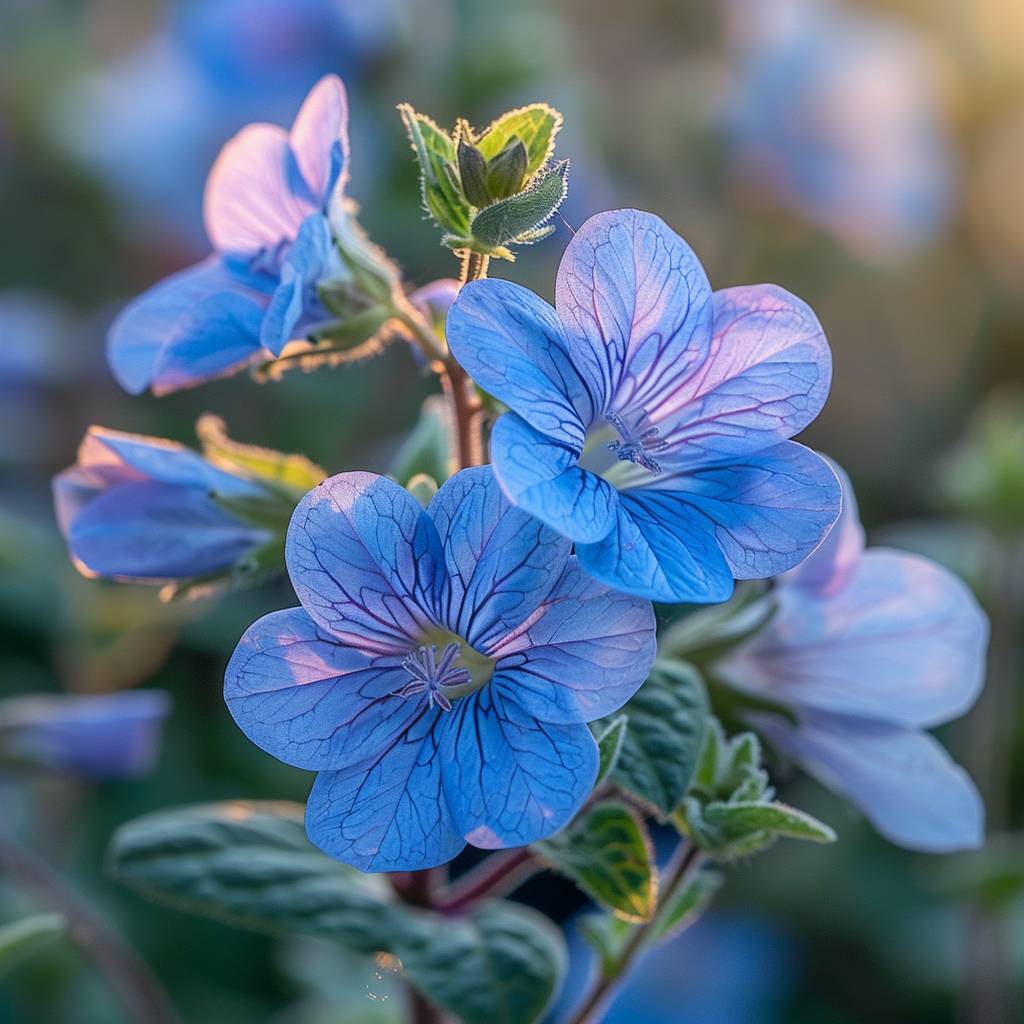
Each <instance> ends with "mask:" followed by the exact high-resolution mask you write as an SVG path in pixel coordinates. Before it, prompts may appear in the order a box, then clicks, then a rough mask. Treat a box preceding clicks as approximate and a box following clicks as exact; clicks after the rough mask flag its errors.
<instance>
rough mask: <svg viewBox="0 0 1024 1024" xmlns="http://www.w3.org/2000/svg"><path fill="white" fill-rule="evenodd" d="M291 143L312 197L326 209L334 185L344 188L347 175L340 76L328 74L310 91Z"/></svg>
mask: <svg viewBox="0 0 1024 1024" xmlns="http://www.w3.org/2000/svg"><path fill="white" fill-rule="evenodd" d="M290 142H291V148H292V152H293V153H294V155H295V162H296V164H297V165H298V168H299V172H300V173H301V174H302V177H303V179H304V181H305V183H306V185H307V186H308V188H309V191H310V193H311V195H312V196H313V197H314V198H315V199H316V200H317V201H318V202H319V204H320V206H321V208H326V205H327V201H328V199H329V198H330V195H331V192H332V191H333V190H334V188H335V186H338V187H339V188H343V187H344V184H345V181H344V179H345V178H347V176H348V97H347V96H346V95H345V86H344V85H343V84H342V81H341V79H340V78H338V76H337V75H325V76H324V77H323V78H321V79H320V81H319V82H317V84H316V85H314V86H313V88H312V89H311V90H310V91H309V95H308V96H307V97H306V99H305V101H304V102H303V104H302V107H301V108H300V109H299V112H298V114H297V115H296V117H295V123H294V124H293V125H292V130H291V136H290Z"/></svg>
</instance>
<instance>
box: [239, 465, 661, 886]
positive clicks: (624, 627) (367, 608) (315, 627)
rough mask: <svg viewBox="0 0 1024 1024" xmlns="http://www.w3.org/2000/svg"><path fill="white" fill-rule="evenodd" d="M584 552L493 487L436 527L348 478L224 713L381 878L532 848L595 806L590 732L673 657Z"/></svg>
mask: <svg viewBox="0 0 1024 1024" xmlns="http://www.w3.org/2000/svg"><path fill="white" fill-rule="evenodd" d="M569 548H570V545H569V542H568V541H566V540H564V539H563V538H561V537H560V536H559V535H558V534H556V533H555V532H554V531H552V530H549V529H548V528H546V527H545V526H543V525H542V524H541V523H539V522H537V521H536V520H535V519H532V518H531V517H530V516H528V515H527V514H526V513H524V512H522V511H520V510H518V509H515V508H513V507H512V506H511V505H509V504H508V502H507V501H506V500H505V499H504V497H503V496H502V494H501V491H500V489H499V487H498V486H497V484H496V482H495V481H494V477H493V475H492V473H491V471H490V469H489V468H488V467H484V468H480V469H469V470H463V471H462V472H460V473H458V474H456V476H454V477H452V478H451V479H450V480H449V481H447V482H446V483H445V484H444V485H443V486H442V487H441V489H440V490H439V491H438V492H437V494H436V495H435V497H434V498H433V500H432V501H431V503H430V505H429V507H428V508H427V510H426V511H424V510H423V509H422V508H421V507H420V505H419V504H418V502H417V501H416V499H415V498H413V497H412V495H410V494H409V493H408V492H407V491H405V490H404V489H402V488H401V487H399V486H398V484H396V483H394V482H393V481H391V480H388V479H387V478H385V477H379V476H375V475H373V474H370V473H342V474H340V475H339V476H335V477H332V478H331V479H329V480H327V481H325V482H324V483H323V484H321V485H320V486H319V487H317V488H316V489H315V490H314V491H311V492H310V493H309V494H308V495H307V496H306V497H305V498H304V499H303V501H302V503H301V504H300V505H299V507H298V508H297V509H296V511H295V515H294V517H293V518H292V524H291V527H290V529H289V533H288V541H287V548H286V559H287V562H288V569H289V572H290V574H291V578H292V583H293V585H294V587H295V591H296V593H297V594H298V597H299V600H300V601H301V602H302V606H301V607H299V608H293V609H288V610H286V611H279V612H273V613H272V614H270V615H268V616H266V617H264V618H262V619H260V620H259V621H258V622H256V623H255V624H254V625H253V626H251V627H250V628H249V630H248V631H247V632H246V634H245V635H244V636H243V637H242V639H241V641H240V642H239V645H238V648H237V650H236V651H235V653H234V655H233V657H232V659H231V662H230V664H229V665H228V669H227V675H226V681H225V699H226V700H227V704H228V707H229V708H230V710H231V713H232V715H233V716H234V718H235V720H236V721H237V722H238V724H239V725H240V726H241V728H242V730H243V731H244V732H245V733H246V735H247V736H248V737H249V738H250V739H251V740H252V741H253V742H254V743H256V744H258V745H259V746H260V747H262V748H263V749H264V750H267V751H268V752H270V753H271V754H273V755H274V756H275V757H278V758H280V759H281V760H282V761H285V762H286V763H288V764H292V765H295V766H297V767H299V768H306V769H309V770H312V771H317V772H319V773H320V774H319V775H318V776H317V778H316V782H315V783H314V785H313V790H312V793H311V794H310V798H309V804H308V807H307V812H306V828H307V831H308V833H309V836H310V839H312V841H313V842H314V843H316V844H317V845H318V846H319V847H320V848H321V849H323V850H325V851H326V852H327V853H329V854H330V855H331V856H333V857H336V858H338V859H339V860H343V861H346V862H347V863H349V864H352V865H354V866H356V867H358V868H361V869H362V870H364V871H397V870H415V869H419V868H425V867H429V866H432V865H437V864H441V863H444V862H446V861H448V860H450V859H451V858H452V857H454V856H455V854H457V853H458V852H459V850H461V849H462V847H463V846H464V845H465V843H466V842H467V841H468V842H470V843H472V844H473V845H475V846H480V847H484V848H486V849H493V848H499V847H507V846H521V845H524V844H526V843H530V842H533V841H535V840H537V839H541V838H543V837H544V836H547V835H550V834H551V833H552V832H555V831H556V830H557V829H559V828H561V827H562V826H563V825H565V824H566V823H567V822H568V821H569V820H570V819H571V818H572V817H573V815H574V814H575V813H576V811H577V810H578V809H579V807H580V805H581V804H582V803H583V801H584V800H585V799H586V797H587V796H588V794H589V793H590V790H591V788H592V786H593V783H594V777H595V774H596V771H597V761H598V758H597V748H596V745H595V743H594V739H593V737H592V736H591V733H590V730H589V729H588V728H587V726H586V725H585V723H586V722H588V721H591V720H593V719H596V718H600V717H601V716H603V715H607V714H609V713H610V712H612V711H614V710H615V709H617V708H619V707H620V706H621V705H622V704H623V703H625V701H626V700H628V699H629V697H630V696H631V695H632V694H633V693H634V692H635V691H636V690H637V689H638V688H639V686H640V684H641V683H642V682H643V681H644V679H645V678H646V676H647V671H648V669H649V668H650V665H651V662H652V661H653V658H654V653H655V640H654V615H653V611H652V609H651V606H650V605H649V604H648V603H646V602H644V601H639V600H636V599H634V598H630V597H626V596H624V595H622V594H617V593H615V592H614V591H611V590H607V589H605V588H604V587H602V586H600V585H599V584H597V583H595V582H593V581H592V580H591V579H590V578H589V577H587V576H586V574H584V573H583V572H582V571H581V570H580V568H579V565H578V564H577V562H576V560H575V559H574V558H572V557H571V556H570V554H569Z"/></svg>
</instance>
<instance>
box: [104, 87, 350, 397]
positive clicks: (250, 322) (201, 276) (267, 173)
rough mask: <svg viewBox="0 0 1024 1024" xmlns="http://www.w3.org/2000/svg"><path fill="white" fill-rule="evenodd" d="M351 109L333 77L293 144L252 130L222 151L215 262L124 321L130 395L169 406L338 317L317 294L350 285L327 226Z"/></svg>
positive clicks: (124, 371) (122, 365)
mask: <svg viewBox="0 0 1024 1024" xmlns="http://www.w3.org/2000/svg"><path fill="white" fill-rule="evenodd" d="M347 126H348V104H347V100H346V97H345V89H344V86H343V85H342V84H341V80H340V79H338V78H336V77H334V76H333V75H329V76H327V77H326V78H324V79H322V80H321V81H320V82H319V83H318V84H317V85H316V86H314V88H313V89H312V91H311V92H310V94H309V96H308V97H307V98H306V101H305V102H304V103H303V105H302V108H301V109H300V110H299V113H298V115H297V116H296V118H295V122H294V124H293V125H292V128H291V132H290V133H289V132H286V131H285V130H284V129H283V128H280V127H278V126H277V125H271V124H266V123H262V122H261V123H257V124H251V125H249V126H248V127H246V128H244V129H243V130H242V131H240V132H239V133H238V134H237V135H236V136H235V137H234V138H233V139H232V140H231V141H230V142H228V143H227V145H226V146H225V147H224V148H223V149H222V150H221V153H220V156H219V157H218V158H217V162H216V163H215V164H214V166H213V169H212V170H211V171H210V176H209V178H208V180H207V183H206V194H205V196H204V200H203V208H204V217H205V221H206V231H207V234H208V235H209V238H210V242H211V243H212V244H213V247H214V254H213V255H211V256H210V257H208V258H207V259H205V260H203V261H202V262H201V263H199V264H197V265H196V266H193V267H189V268H187V269H185V270H182V271H179V272H178V273H177V274H174V275H172V276H171V277H169V278H168V279H167V280H165V281H162V282H161V283H160V284H157V285H156V286H155V287H153V288H151V289H150V290H149V291H147V292H145V293H144V294H143V295H142V296H140V297H139V298H138V299H136V300H135V301H134V302H132V303H131V304H130V305H129V306H128V307H127V308H126V309H125V310H124V311H123V312H122V313H121V314H120V316H118V318H117V319H116V320H115V321H114V324H113V326H112V327H111V329H110V337H109V339H108V355H109V359H110V365H111V369H112V370H113V372H114V375H115V377H117V379H118V382H119V383H120V384H121V385H122V387H124V388H125V389H126V390H127V391H130V392H132V393H133V394H138V393H140V392H142V391H145V390H146V389H147V388H150V387H151V388H152V389H153V392H154V393H155V394H166V393H167V392H170V391H177V390H179V389H181V388H187V387H194V386H195V385H196V384H200V383H202V382H204V381H207V380H211V379H213V378H216V377H223V376H225V375H227V374H231V373H236V372H238V371H239V370H240V369H242V368H244V367H245V366H247V365H248V364H250V363H252V362H253V361H254V360H259V359H268V358H270V356H271V355H280V353H281V350H282V349H283V348H284V346H285V345H286V344H287V343H288V341H290V340H291V339H293V338H299V337H303V336H304V335H305V334H306V333H307V331H308V329H309V328H311V327H312V326H313V325H315V324H316V323H317V322H319V321H325V320H327V319H330V314H329V313H328V312H327V310H326V309H325V308H324V306H323V305H322V303H321V302H320V300H319V298H318V297H317V292H316V284H317V283H318V282H320V281H323V280H326V279H330V278H332V277H337V276H340V275H341V274H342V265H341V258H340V256H339V255H338V253H337V251H336V249H335V246H334V243H333V239H332V237H331V230H330V227H329V226H328V223H327V218H326V216H325V214H326V212H327V209H328V204H329V203H330V202H331V201H332V200H333V199H335V198H337V196H338V195H339V194H340V192H341V190H342V189H343V187H344V184H345V180H346V176H347V165H348V136H347Z"/></svg>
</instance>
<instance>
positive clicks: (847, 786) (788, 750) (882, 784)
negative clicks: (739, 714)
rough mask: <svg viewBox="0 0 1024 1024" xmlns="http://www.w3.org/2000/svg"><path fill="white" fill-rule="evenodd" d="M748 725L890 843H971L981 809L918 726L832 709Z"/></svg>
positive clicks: (964, 777) (947, 848)
mask: <svg viewBox="0 0 1024 1024" xmlns="http://www.w3.org/2000/svg"><path fill="white" fill-rule="evenodd" d="M752 718H753V724H755V725H756V727H757V728H758V729H759V730H760V731H761V732H763V733H764V735H765V736H767V738H768V739H769V740H770V741H771V742H772V744H773V745H774V746H775V747H777V748H778V749H779V750H780V751H781V752H782V753H784V754H785V755H787V756H788V757H790V758H791V759H792V760H794V761H796V762H797V763H798V764H799V765H801V766H802V767H803V768H804V769H805V770H806V771H807V772H808V773H809V774H810V775H813V776H814V777H815V778H816V779H818V781H819V782H821V784H822V785H824V786H826V787H827V788H829V789H831V790H833V791H835V792H836V793H838V794H839V795H840V796H843V797H845V798H846V799H847V800H849V801H850V802H851V803H852V804H854V805H856V806H857V807H859V808H860V809H861V810H862V811H863V812H864V814H865V816H866V817H867V818H868V820H869V821H870V822H871V824H872V825H874V826H875V828H876V829H878V831H879V832H880V833H881V834H882V835H883V836H885V838H886V839H888V840H889V841H890V842H893V843H896V844H897V845H898V846H905V847H907V848H908V849H911V850H920V851H922V852H924V853H954V852H956V851H958V850H974V849H977V848H978V847H979V846H981V845H982V843H983V842H984V839H985V808H984V805H983V804H982V802H981V797H980V796H979V795H978V791H977V789H976V788H975V786H974V783H973V782H972V781H971V779H970V777H969V776H968V774H967V773H966V772H965V771H964V770H963V768H961V767H960V766H959V765H957V764H955V763H954V762H953V761H952V759H951V758H950V756H949V754H948V753H946V751H945V749H944V748H943V747H942V745H941V744H940V743H938V742H937V741H936V740H935V739H933V738H932V737H931V736H929V735H927V734H926V733H920V732H915V731H913V730H911V729H904V728H901V727H899V726H892V725H885V724H881V723H878V722H870V721H864V720H859V719H855V718H846V717H843V716H839V715H821V714H816V715H810V716H807V717H802V718H801V721H800V724H799V725H798V726H796V727H794V726H792V725H790V724H789V723H788V722H786V721H785V720H784V719H782V718H779V717H777V716H775V715H756V716H752Z"/></svg>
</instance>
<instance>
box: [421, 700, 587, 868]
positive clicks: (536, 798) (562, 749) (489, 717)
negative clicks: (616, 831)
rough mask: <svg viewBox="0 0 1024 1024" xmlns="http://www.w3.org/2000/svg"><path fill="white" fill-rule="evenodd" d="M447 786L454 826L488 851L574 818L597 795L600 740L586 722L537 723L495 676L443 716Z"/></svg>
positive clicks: (517, 842)
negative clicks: (587, 801) (593, 792)
mask: <svg viewBox="0 0 1024 1024" xmlns="http://www.w3.org/2000/svg"><path fill="white" fill-rule="evenodd" d="M442 724H443V727H444V733H443V739H442V744H441V751H440V754H441V761H442V764H443V769H442V770H443V775H444V793H445V796H446V797H447V800H448V806H449V807H450V808H451V813H452V817H453V818H454V821H455V827H456V828H457V829H458V831H459V832H461V833H462V835H464V836H465V837H466V839H467V840H468V841H469V842H470V843H472V844H473V845H474V846H480V847H483V848H484V849H487V850H494V849H501V848H504V847H509V846H525V845H527V844H528V843H533V842H536V841H537V840H539V839H544V838H545V837H547V836H549V835H551V834H552V833H553V832H557V831H558V830H559V829H560V828H562V827H563V826H565V825H567V824H568V823H569V822H570V821H571V820H572V819H573V817H574V816H575V815H576V812H577V811H578V810H579V809H580V807H581V806H582V805H583V803H584V801H585V800H586V799H587V797H588V796H589V795H590V791H591V790H592V789H593V786H594V779H595V778H596V776H597V763H598V754H597V744H596V743H595V742H594V737H593V736H592V735H591V733H590V730H589V729H588V728H587V727H586V726H585V725H549V724H546V723H543V722H538V721H536V720H535V719H534V718H532V717H531V716H530V715H529V714H527V713H526V712H524V711H523V710H522V709H521V708H519V707H518V705H517V704H516V703H515V698H514V696H512V695H511V693H510V692H506V691H505V690H504V688H503V687H502V686H501V685H498V684H496V682H492V684H491V685H490V686H488V687H487V688H485V689H483V690H480V691H479V692H478V693H476V694H474V695H473V696H471V697H467V698H465V699H464V700H461V701H459V702H458V703H457V704H456V705H455V708H454V710H453V711H452V712H451V714H450V715H447V716H446V717H445V719H444V721H443V723H442Z"/></svg>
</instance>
